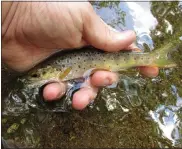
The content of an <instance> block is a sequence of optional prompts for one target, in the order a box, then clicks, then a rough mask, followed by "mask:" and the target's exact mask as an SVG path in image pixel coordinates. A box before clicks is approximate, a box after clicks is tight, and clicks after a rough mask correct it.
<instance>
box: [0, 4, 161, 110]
mask: <svg viewBox="0 0 182 149" xmlns="http://www.w3.org/2000/svg"><path fill="white" fill-rule="evenodd" d="M63 11H64V15H62V12H63ZM2 37H3V38H2V59H3V61H4V62H5V63H6V64H7V65H8V66H9V67H11V68H12V69H14V70H16V71H25V70H28V69H30V68H31V67H33V66H34V65H36V64H37V63H39V62H40V61H42V60H44V59H45V58H46V57H48V56H50V55H51V54H53V53H54V52H56V51H57V50H55V49H70V48H78V47H83V46H85V45H92V46H94V47H96V48H99V49H103V50H105V51H109V52H114V51H119V50H122V49H135V46H134V45H132V43H133V42H134V40H135V39H136V37H135V33H134V31H124V32H118V31H116V30H114V29H113V28H111V27H110V26H108V25H107V24H105V23H104V22H103V21H102V20H101V19H100V17H99V16H97V15H96V13H95V12H94V10H93V8H92V6H91V4H90V3H86V2H84V3H79V2H77V3H72V2H66V3H63V2H25V3H24V2H3V3H2ZM14 53H16V55H15V54H14ZM139 69H140V71H141V73H142V74H144V75H146V76H149V77H155V76H157V75H158V71H159V70H158V68H156V67H142V68H139ZM117 79H118V77H117V74H115V73H112V72H107V71H97V72H95V73H94V74H93V75H92V77H91V78H90V79H89V80H87V84H88V87H84V88H82V89H80V90H78V91H77V92H76V93H74V95H73V102H72V105H73V107H74V108H75V109H77V110H82V109H84V108H85V107H86V106H87V105H88V104H89V103H90V102H91V101H92V100H94V98H95V97H96V95H97V91H98V89H99V87H101V86H107V85H110V84H112V83H114V82H116V81H117ZM65 92H66V87H65V85H64V84H63V83H60V82H57V83H52V84H48V85H47V86H46V87H45V88H44V90H43V96H44V98H45V100H47V101H52V100H58V99H60V97H61V96H62V95H64V93H65Z"/></svg>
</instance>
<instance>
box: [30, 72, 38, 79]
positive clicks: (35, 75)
mask: <svg viewBox="0 0 182 149" xmlns="http://www.w3.org/2000/svg"><path fill="white" fill-rule="evenodd" d="M31 77H32V78H37V77H40V75H39V74H37V73H33V74H32V75H31Z"/></svg>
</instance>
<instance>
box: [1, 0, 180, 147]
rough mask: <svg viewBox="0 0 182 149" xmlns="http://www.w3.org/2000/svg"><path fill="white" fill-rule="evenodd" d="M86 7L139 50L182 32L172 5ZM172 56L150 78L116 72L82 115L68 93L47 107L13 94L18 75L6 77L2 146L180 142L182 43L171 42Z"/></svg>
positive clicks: (175, 144)
mask: <svg viewBox="0 0 182 149" xmlns="http://www.w3.org/2000/svg"><path fill="white" fill-rule="evenodd" d="M92 4H93V6H94V9H95V10H96V12H97V14H99V15H100V16H101V18H102V19H103V20H104V21H106V22H107V23H108V24H109V25H111V26H112V27H114V28H116V29H118V30H120V31H122V30H126V29H133V30H135V32H136V34H137V42H136V44H137V45H138V46H139V47H140V48H141V49H142V50H143V51H152V50H153V49H154V48H157V47H161V46H163V45H164V44H165V43H166V42H175V40H179V38H180V37H182V25H181V24H180V23H181V22H182V17H181V16H182V4H181V3H179V2H93V3H92ZM172 57H173V58H174V59H175V62H176V63H177V64H178V67H176V68H168V69H161V70H160V74H159V76H158V77H156V78H153V79H151V78H146V77H143V76H141V75H140V74H139V73H138V71H137V70H135V69H131V70H128V71H126V72H124V73H122V74H120V81H119V82H118V84H114V85H112V86H110V87H108V88H102V89H101V90H100V92H99V94H98V96H97V98H96V100H95V102H94V103H92V104H90V106H89V107H88V108H87V109H85V110H84V111H82V112H78V111H74V110H72V109H70V96H67V97H64V99H63V100H62V101H60V102H55V103H52V104H46V103H43V102H41V101H40V102H39V103H35V102H31V99H26V98H21V97H20V96H16V94H13V93H16V92H17V90H16V88H15V89H14V88H13V89H12V85H11V84H17V86H16V87H17V88H18V87H20V86H21V84H18V83H17V80H15V82H12V81H11V83H10V82H9V83H8V81H7V79H6V77H5V78H4V79H3V80H5V79H6V81H7V82H4V83H3V84H2V85H3V91H2V93H3V94H2V105H3V106H2V142H3V144H4V145H5V146H9V147H41V148H43V147H47V148H51V147H54V148H56V147H101V148H102V147H159V148H164V147H182V87H181V83H182V68H181V66H182V44H177V45H176V50H175V51H174V52H173V53H172ZM2 71H3V70H2ZM2 75H3V73H2ZM2 77H3V76H2ZM73 83H74V82H73ZM73 83H72V84H73ZM31 92H32V93H35V92H37V91H36V90H33V91H31ZM12 95H13V96H12ZM32 95H34V94H32ZM23 97H25V96H23ZM32 98H34V97H32ZM10 99H11V100H10ZM55 111H57V112H55ZM63 111H64V112H63Z"/></svg>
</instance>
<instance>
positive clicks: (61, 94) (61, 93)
mask: <svg viewBox="0 0 182 149" xmlns="http://www.w3.org/2000/svg"><path fill="white" fill-rule="evenodd" d="M60 90H61V91H60V92H59V93H58V95H57V96H56V97H57V98H58V99H59V98H60V97H62V96H63V95H64V94H65V92H66V86H65V84H62V83H61V84H60Z"/></svg>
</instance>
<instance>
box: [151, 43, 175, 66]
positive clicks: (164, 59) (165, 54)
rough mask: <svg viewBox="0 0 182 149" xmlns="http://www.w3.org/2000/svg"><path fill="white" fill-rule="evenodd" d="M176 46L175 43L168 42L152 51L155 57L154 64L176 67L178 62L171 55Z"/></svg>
mask: <svg viewBox="0 0 182 149" xmlns="http://www.w3.org/2000/svg"><path fill="white" fill-rule="evenodd" d="M174 47H175V46H174V44H173V43H168V44H166V46H164V47H162V48H159V49H158V50H156V51H154V52H153V53H152V56H153V57H155V60H154V65H155V66H157V67H165V68H170V67H175V66H176V63H175V62H174V60H173V59H172V57H171V56H170V52H171V51H173V50H174Z"/></svg>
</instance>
